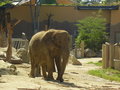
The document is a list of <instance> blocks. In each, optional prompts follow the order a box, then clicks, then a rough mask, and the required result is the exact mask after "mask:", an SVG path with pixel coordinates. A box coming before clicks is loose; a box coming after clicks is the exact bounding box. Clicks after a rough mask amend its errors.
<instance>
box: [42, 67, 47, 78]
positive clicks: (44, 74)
mask: <svg viewBox="0 0 120 90" xmlns="http://www.w3.org/2000/svg"><path fill="white" fill-rule="evenodd" d="M42 74H43V77H44V79H47V74H46V65H42Z"/></svg>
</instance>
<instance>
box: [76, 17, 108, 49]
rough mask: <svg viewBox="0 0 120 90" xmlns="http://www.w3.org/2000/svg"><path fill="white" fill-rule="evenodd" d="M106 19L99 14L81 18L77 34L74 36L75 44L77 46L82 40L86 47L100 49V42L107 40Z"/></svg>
mask: <svg viewBox="0 0 120 90" xmlns="http://www.w3.org/2000/svg"><path fill="white" fill-rule="evenodd" d="M105 22H106V20H105V19H104V18H102V17H101V16H100V15H97V16H95V17H94V16H90V17H87V18H85V19H83V20H79V21H78V24H77V27H78V36H77V38H76V45H77V46H79V45H80V43H81V41H84V42H85V44H86V48H90V49H92V50H94V51H98V50H100V49H101V46H102V44H103V43H104V42H105V41H106V40H107V33H106V32H105V30H106V23H105Z"/></svg>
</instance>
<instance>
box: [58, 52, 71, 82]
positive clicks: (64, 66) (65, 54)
mask: <svg viewBox="0 0 120 90" xmlns="http://www.w3.org/2000/svg"><path fill="white" fill-rule="evenodd" d="M68 57H69V53H64V54H63V56H62V59H63V60H62V62H61V72H60V73H59V74H60V75H59V80H60V82H63V81H64V80H63V74H64V71H65V69H66V65H67V63H68Z"/></svg>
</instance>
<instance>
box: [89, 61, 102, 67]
mask: <svg viewBox="0 0 120 90" xmlns="http://www.w3.org/2000/svg"><path fill="white" fill-rule="evenodd" d="M87 64H94V65H96V66H102V62H88V63H87Z"/></svg>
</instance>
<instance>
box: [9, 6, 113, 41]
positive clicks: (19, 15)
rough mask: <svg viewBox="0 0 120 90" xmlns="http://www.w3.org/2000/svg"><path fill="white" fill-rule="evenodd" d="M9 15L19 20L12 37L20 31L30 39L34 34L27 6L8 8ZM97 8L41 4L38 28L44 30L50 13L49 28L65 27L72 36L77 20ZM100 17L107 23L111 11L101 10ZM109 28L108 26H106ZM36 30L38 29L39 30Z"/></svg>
mask: <svg viewBox="0 0 120 90" xmlns="http://www.w3.org/2000/svg"><path fill="white" fill-rule="evenodd" d="M10 12H11V17H12V19H13V20H14V21H16V20H21V22H20V23H19V24H18V25H16V26H15V28H14V29H15V30H14V35H13V36H14V37H20V36H21V33H22V32H25V33H26V35H27V37H28V38H29V39H30V38H31V36H32V35H33V34H34V31H33V27H32V25H33V24H32V19H31V12H30V7H29V6H19V7H15V8H13V9H11V10H10ZM97 12H98V10H77V9H76V8H75V7H74V6H41V7H40V19H39V21H40V30H45V25H47V24H48V15H50V14H52V15H53V16H52V17H51V19H50V20H49V21H50V23H49V24H50V28H54V29H65V30H67V31H68V32H69V33H70V34H71V35H72V36H73V38H74V37H75V36H76V32H77V27H76V25H75V24H76V23H77V21H78V20H81V19H84V18H86V17H88V16H93V13H94V14H95V13H97ZM102 17H104V18H106V20H107V23H108V24H109V23H110V22H111V11H110V10H103V11H102ZM108 29H109V28H108ZM40 30H38V31H40Z"/></svg>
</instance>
